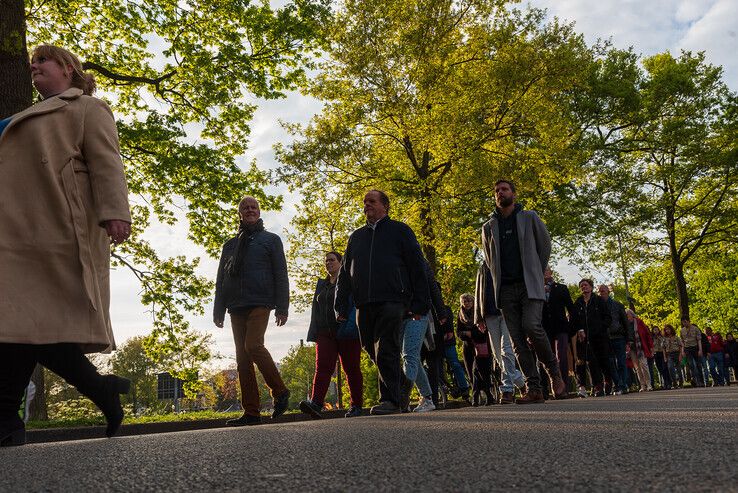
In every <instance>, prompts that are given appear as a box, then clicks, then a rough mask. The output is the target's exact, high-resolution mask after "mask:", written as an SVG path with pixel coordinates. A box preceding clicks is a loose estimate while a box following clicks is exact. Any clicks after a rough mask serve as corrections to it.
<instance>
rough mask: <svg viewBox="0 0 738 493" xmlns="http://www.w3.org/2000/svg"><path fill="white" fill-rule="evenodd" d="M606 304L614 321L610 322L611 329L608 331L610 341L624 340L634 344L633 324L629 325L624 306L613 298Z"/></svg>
mask: <svg viewBox="0 0 738 493" xmlns="http://www.w3.org/2000/svg"><path fill="white" fill-rule="evenodd" d="M605 303H607V306H608V308H610V316H611V317H612V320H610V327H609V329H608V333H609V335H610V339H620V338H623V339H627V340H628V341H630V342H633V341H634V340H635V339H634V337H633V328H632V327H631V326H632V324H630V323H628V317H627V315H625V307H624V306H623V304H622V303H620V302H619V301H617V300H614V299H612V298H608V299H607V301H605Z"/></svg>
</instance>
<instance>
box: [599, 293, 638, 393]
mask: <svg viewBox="0 0 738 493" xmlns="http://www.w3.org/2000/svg"><path fill="white" fill-rule="evenodd" d="M597 291H598V292H599V293H600V298H602V299H603V300H604V302H605V303H607V307H608V308H609V309H610V327H608V335H609V336H610V372H611V373H612V380H613V385H614V386H615V389H614V390H613V392H614V393H615V394H617V395H622V394H627V393H628V367H627V365H626V361H625V360H626V358H625V353H626V349H627V346H628V344H630V343H632V342H633V329H632V328H631V329H629V327H631V324H630V323H628V317H627V316H626V315H625V307H624V306H623V304H622V303H620V302H619V301H617V300H615V299H613V298H612V297H611V296H610V288H609V287H608V286H607V285H605V284H600V286H599V287H598V288H597ZM607 391H608V389H605V393H607Z"/></svg>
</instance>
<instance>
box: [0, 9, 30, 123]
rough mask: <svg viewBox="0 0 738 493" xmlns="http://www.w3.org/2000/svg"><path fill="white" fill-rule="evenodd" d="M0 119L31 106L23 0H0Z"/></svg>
mask: <svg viewBox="0 0 738 493" xmlns="http://www.w3.org/2000/svg"><path fill="white" fill-rule="evenodd" d="M0 12H2V15H1V16H0V119H4V118H7V117H9V116H11V115H13V114H14V113H17V112H19V111H21V110H24V109H26V108H28V107H29V106H31V103H32V102H33V87H32V85H31V68H30V66H29V64H28V50H27V48H26V17H25V14H26V13H25V6H24V2H23V0H0Z"/></svg>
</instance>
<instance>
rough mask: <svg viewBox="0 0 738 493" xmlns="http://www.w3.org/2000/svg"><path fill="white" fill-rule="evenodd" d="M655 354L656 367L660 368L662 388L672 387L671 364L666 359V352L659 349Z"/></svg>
mask: <svg viewBox="0 0 738 493" xmlns="http://www.w3.org/2000/svg"><path fill="white" fill-rule="evenodd" d="M653 356H654V359H655V360H656V368H658V370H659V375H661V388H662V389H670V388H671V375H670V374H669V365H668V364H667V363H666V361H664V353H663V352H662V351H658V352H655V353H654V354H653Z"/></svg>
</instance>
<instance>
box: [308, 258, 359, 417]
mask: <svg viewBox="0 0 738 493" xmlns="http://www.w3.org/2000/svg"><path fill="white" fill-rule="evenodd" d="M325 269H326V271H328V277H326V278H323V279H318V283H317V285H316V286H315V294H313V304H312V310H311V314H310V326H309V328H308V333H307V341H308V342H314V343H315V375H314V376H313V386H312V389H311V392H310V399H308V400H304V401H301V402H300V404H299V407H300V411H302V412H303V413H305V414H307V415H308V416H311V417H312V418H315V419H320V418H321V417H322V415H321V412H322V411H323V405H324V403H325V402H324V401H325V394H326V393H327V392H328V386H329V385H330V383H331V377H332V376H333V373H334V372H335V370H336V362H337V361H338V360H339V359H340V361H341V367H342V368H343V371H344V373H346V380H347V381H348V386H349V394H350V396H351V407H350V408H349V410H348V412H347V413H346V415H345V416H346V417H347V418H353V417H355V416H361V414H362V412H363V410H362V406H363V402H364V398H363V392H364V377H363V375H362V374H361V343H360V342H359V330H358V328H357V327H356V309H355V308H354V306H353V302H352V300H351V298H350V297H349V306H348V307H347V309H346V312H347V313H348V317H347V318H346V320H345V321H343V322H341V323H338V322H337V321H336V312H335V310H334V309H333V305H334V302H335V299H336V281H337V280H338V271H339V270H341V254H340V253H337V252H328V253H326V254H325Z"/></svg>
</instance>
